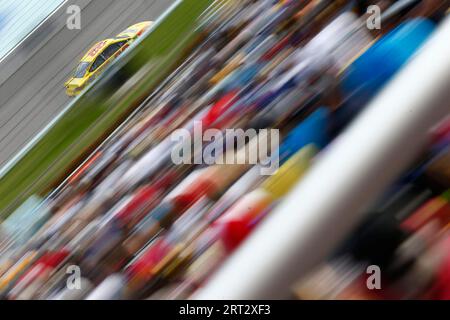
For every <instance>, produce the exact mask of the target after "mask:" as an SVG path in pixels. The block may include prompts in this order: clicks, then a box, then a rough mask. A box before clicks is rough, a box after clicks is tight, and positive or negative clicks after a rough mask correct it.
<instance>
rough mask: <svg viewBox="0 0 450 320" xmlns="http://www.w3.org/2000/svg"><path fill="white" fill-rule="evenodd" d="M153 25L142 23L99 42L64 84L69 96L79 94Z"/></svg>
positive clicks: (146, 22) (150, 22) (148, 22)
mask: <svg viewBox="0 0 450 320" xmlns="http://www.w3.org/2000/svg"><path fill="white" fill-rule="evenodd" d="M151 24H152V21H144V22H140V23H137V24H134V25H132V26H131V27H129V28H127V29H126V30H124V31H123V32H121V33H119V34H118V35H117V36H116V37H114V38H110V39H106V40H103V41H100V42H97V43H96V44H95V45H94V46H93V47H92V48H91V49H89V51H88V52H87V53H86V54H85V55H84V57H83V58H82V59H81V60H80V63H79V64H78V66H77V68H76V69H75V71H74V73H73V75H72V77H71V78H70V79H69V80H67V81H66V83H65V84H64V86H65V87H66V93H67V95H69V96H71V97H73V96H76V95H77V94H79V93H80V92H81V91H82V90H83V89H84V88H85V87H86V86H87V85H88V84H89V83H90V82H91V81H92V80H94V79H95V78H96V77H97V76H98V75H99V74H100V73H101V72H102V70H104V69H105V67H106V66H107V65H108V64H109V63H110V62H111V61H113V60H114V59H115V58H117V57H118V56H119V55H120V54H121V53H122V52H123V51H124V50H125V49H126V48H127V47H128V46H129V45H130V44H131V43H132V42H133V41H134V40H136V38H138V37H139V36H140V35H141V34H142V33H143V32H144V31H145V30H147V29H148V28H149V27H150V25H151Z"/></svg>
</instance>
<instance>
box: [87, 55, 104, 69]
mask: <svg viewBox="0 0 450 320" xmlns="http://www.w3.org/2000/svg"><path fill="white" fill-rule="evenodd" d="M105 60H106V59H105V57H103V55H99V56H98V57H97V58H96V59H95V61H94V63H92V66H91V69H89V71H90V72H93V71H95V70H97V68H98V67H100V66H101V65H102V64H103V63H104V62H105Z"/></svg>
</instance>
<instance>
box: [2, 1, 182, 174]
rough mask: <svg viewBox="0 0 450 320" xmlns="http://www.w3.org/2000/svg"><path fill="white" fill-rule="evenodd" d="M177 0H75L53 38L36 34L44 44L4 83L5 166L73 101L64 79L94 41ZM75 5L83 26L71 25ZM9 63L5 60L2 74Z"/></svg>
mask: <svg viewBox="0 0 450 320" xmlns="http://www.w3.org/2000/svg"><path fill="white" fill-rule="evenodd" d="M172 3H173V1H171V0H133V1H123V0H70V1H68V3H67V4H66V5H65V6H64V7H62V8H61V9H60V10H61V12H60V13H59V14H60V16H61V18H60V19H58V20H57V21H56V22H55V23H56V24H57V25H55V23H54V24H53V25H52V30H53V31H54V32H53V35H52V36H51V37H47V38H48V39H45V35H40V34H37V35H34V34H33V36H37V39H38V40H37V41H39V39H43V40H42V43H45V44H42V43H41V47H40V48H39V50H37V51H36V52H34V53H33V54H32V55H31V56H30V57H29V58H27V60H26V61H25V63H23V64H22V65H21V66H20V68H18V69H17V70H15V71H14V72H13V73H11V74H10V75H7V78H6V79H4V81H1V82H0V167H1V166H2V165H4V164H5V163H6V162H7V161H8V160H9V159H11V158H12V157H13V156H14V155H15V154H16V153H17V152H18V151H19V150H21V149H22V148H23V147H24V146H25V145H26V144H27V142H28V141H30V140H31V139H32V138H33V137H34V136H36V135H37V134H38V133H39V131H40V130H41V129H42V128H43V127H45V125H46V124H48V123H49V122H50V121H51V120H52V119H53V118H54V117H55V116H56V115H57V114H58V113H59V112H60V111H61V110H62V109H64V107H65V106H66V105H67V104H68V103H69V102H70V101H71V99H72V98H70V97H68V96H66V94H65V88H64V82H65V81H66V80H67V79H68V78H69V75H70V73H71V72H72V70H73V69H74V68H75V66H76V65H77V63H78V61H79V59H80V58H81V57H82V56H83V54H84V53H85V52H86V51H87V50H88V49H89V47H90V46H92V44H94V43H95V42H96V41H99V40H102V39H104V38H108V37H111V36H114V35H116V34H117V33H119V32H120V31H122V30H123V29H125V28H127V27H128V26H130V25H132V24H134V23H136V22H140V21H144V20H155V19H156V18H157V17H158V16H159V15H160V14H161V13H162V12H164V10H165V9H167V8H168V7H169V6H170V5H171V4H172ZM72 4H79V5H80V8H82V10H81V30H69V29H68V28H66V27H65V21H66V20H65V19H66V18H65V17H66V16H65V10H66V7H67V5H72ZM62 10H63V11H62ZM55 30H56V31H55ZM36 32H38V31H36ZM39 36H40V37H39ZM35 38H36V37H35ZM35 41H36V40H35ZM19 53H20V52H19ZM19 53H17V54H19ZM14 54H16V53H14ZM3 67H5V66H2V65H1V64H0V75H1V74H2V68H3ZM5 74H6V72H5V73H3V75H5Z"/></svg>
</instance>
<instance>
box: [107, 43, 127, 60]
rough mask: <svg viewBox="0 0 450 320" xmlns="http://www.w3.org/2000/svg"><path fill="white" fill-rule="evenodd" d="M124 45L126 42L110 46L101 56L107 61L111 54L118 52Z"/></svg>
mask: <svg viewBox="0 0 450 320" xmlns="http://www.w3.org/2000/svg"><path fill="white" fill-rule="evenodd" d="M126 43H127V41H120V42H116V43H113V44H111V45H110V46H109V47H107V48H106V49H105V51H103V56H104V57H105V59H107V60H108V59H109V58H110V57H111V56H112V55H113V54H115V53H116V52H117V51H119V50H120V48H122V47H123V46H124V45H125V44H126Z"/></svg>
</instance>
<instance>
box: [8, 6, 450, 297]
mask: <svg viewBox="0 0 450 320" xmlns="http://www.w3.org/2000/svg"><path fill="white" fill-rule="evenodd" d="M370 5H377V6H378V7H379V8H380V14H381V15H380V16H379V17H378V18H377V17H375V18H377V19H379V20H373V18H374V17H372V16H371V15H370V14H369V13H367V7H368V6H370ZM448 8H449V6H448V3H447V2H446V1H433V0H429V1H401V0H399V1H389V0H381V1H351V0H338V1H326V0H309V1H308V0H304V1H289V0H285V1H273V0H259V1H253V0H242V1H232V0H229V1H223V2H221V3H220V5H217V6H216V7H215V8H214V10H212V11H210V12H209V13H208V14H205V15H204V16H203V17H202V20H201V21H199V28H200V31H201V33H202V41H201V42H200V43H198V45H197V46H196V47H194V48H193V50H192V52H191V53H190V54H189V55H188V56H187V57H186V59H185V61H183V62H182V64H181V65H180V66H179V67H178V68H177V69H176V70H175V71H174V72H173V73H172V74H171V75H170V76H169V77H168V78H167V79H166V81H164V83H162V84H161V85H160V86H159V87H158V88H157V89H156V90H155V91H154V92H153V93H152V94H151V95H150V96H149V97H148V98H147V99H146V101H145V102H144V103H143V104H142V105H141V106H140V107H139V108H138V109H137V110H136V111H135V112H134V113H133V115H132V116H131V117H130V118H129V119H127V120H126V122H124V123H123V124H122V125H121V126H120V128H118V130H116V132H115V133H114V134H113V135H112V136H110V137H109V138H108V139H107V140H106V141H105V142H104V143H103V144H102V145H101V146H100V147H99V148H98V149H97V150H96V151H95V152H94V153H93V154H92V155H91V156H90V157H89V158H88V159H86V160H85V161H84V162H83V164H82V165H80V166H79V167H78V168H77V170H75V171H74V172H72V173H69V175H68V177H67V179H66V180H65V181H64V183H63V184H62V185H61V186H59V187H58V188H56V189H55V190H54V192H52V193H51V194H50V195H49V196H48V197H47V198H46V199H44V200H41V199H38V198H30V199H29V200H28V201H27V202H26V203H24V204H23V205H22V206H21V207H20V208H19V209H18V210H17V211H16V212H15V213H14V214H12V215H11V216H10V217H8V218H7V219H6V220H5V221H4V222H3V223H2V225H1V229H0V295H1V297H2V298H4V299H183V298H189V297H190V296H191V295H192V294H193V293H195V292H196V291H197V290H199V289H201V287H202V286H204V285H205V284H207V282H208V279H209V277H210V276H211V275H212V274H213V273H214V272H215V271H216V270H217V269H218V268H220V265H221V264H222V263H223V262H224V261H225V260H226V259H227V258H228V257H229V256H230V255H231V254H232V253H233V251H234V250H236V249H237V248H238V247H239V245H240V244H241V243H242V242H243V241H245V239H246V237H247V236H249V235H250V234H251V232H252V231H253V230H254V228H257V226H258V224H259V223H260V222H261V221H263V220H264V218H265V217H266V216H267V215H270V214H272V212H273V211H274V210H276V207H277V205H278V204H279V203H280V202H282V201H283V197H284V196H285V195H286V194H287V193H288V192H289V191H290V189H291V188H292V187H293V186H295V185H296V184H298V183H301V180H302V177H303V176H304V175H305V174H308V169H309V168H310V167H311V166H313V165H314V162H315V161H316V159H317V158H318V157H320V156H321V154H322V150H324V149H326V147H327V145H328V144H330V143H333V139H334V138H336V137H337V136H339V134H341V133H342V132H343V131H345V128H346V127H347V126H348V125H349V124H350V123H351V122H352V120H353V119H354V118H355V117H356V116H357V115H358V113H359V112H360V111H361V110H363V109H364V106H365V105H367V103H368V102H369V101H370V100H371V99H372V98H373V97H375V96H376V95H377V93H378V92H379V91H380V90H381V89H382V88H383V86H384V85H385V84H386V83H388V81H389V80H390V79H391V78H392V77H393V76H394V75H395V73H396V72H398V70H400V69H401V68H402V67H403V66H404V65H405V64H406V63H408V61H409V60H410V59H412V58H413V56H414V55H415V54H416V53H417V52H418V51H420V48H421V46H422V45H423V44H424V43H425V42H426V40H427V39H428V38H429V37H430V36H431V35H432V33H433V32H434V31H435V29H436V28H437V27H438V25H439V23H440V22H441V21H442V20H443V19H444V18H445V17H446V14H447V13H446V12H447V10H448ZM371 19H372V20H371ZM368 21H378V22H379V24H380V28H377V27H376V25H377V24H376V23H375V24H374V26H375V27H373V28H371V27H369V24H368ZM418 85H420V82H418ZM412 90H413V88H412ZM392 108H395V106H392ZM386 117H389V115H386ZM196 121H198V122H200V123H201V124H202V128H203V130H207V129H212V128H213V129H217V130H218V131H219V132H226V129H230V128H233V129H236V128H240V129H243V130H245V129H249V128H253V129H277V130H279V133H280V144H279V147H278V149H277V152H276V155H277V157H278V161H279V169H278V170H277V171H276V172H275V173H274V174H273V175H262V174H261V171H260V166H261V164H256V165H254V164H250V163H245V162H243V163H235V164H227V163H224V164H221V163H212V164H209V165H208V164H205V163H195V161H192V163H184V164H175V163H174V162H173V161H172V151H173V149H174V148H176V147H177V146H179V145H178V144H180V143H181V144H184V143H187V142H186V141H175V140H174V139H173V138H172V136H171V134H172V133H173V132H174V131H175V130H177V129H180V128H183V129H186V130H187V131H188V132H193V131H194V122H196ZM380 130H382V128H380ZM263 134H264V131H260V133H259V134H258V136H257V137H253V138H251V139H247V140H245V142H244V143H243V144H242V143H241V144H239V143H236V144H235V145H233V146H232V148H228V149H225V150H224V153H226V154H227V156H228V155H231V156H232V157H236V158H239V157H240V156H241V155H242V154H243V153H252V152H257V148H258V144H257V143H256V141H257V140H258V139H259V138H261V137H260V136H261V135H263ZM449 142H450V118H448V119H443V121H442V123H440V124H436V128H435V130H434V131H433V132H431V133H430V139H429V144H428V145H427V146H426V148H424V150H423V152H422V154H421V156H420V157H419V158H418V159H417V160H416V162H415V163H414V165H413V166H412V167H410V168H409V169H408V170H406V171H405V173H404V175H403V176H402V177H399V179H398V180H397V182H396V183H395V184H394V185H392V186H391V188H390V189H389V190H386V192H385V195H384V196H383V197H382V198H381V199H379V201H378V202H377V203H376V204H375V205H374V206H373V209H372V212H371V213H370V215H369V218H368V219H367V221H364V223H363V224H362V225H361V226H360V227H359V228H358V230H355V232H354V233H353V234H351V235H349V238H348V240H347V241H346V242H345V243H343V244H342V245H341V246H340V248H339V250H338V251H337V252H336V253H335V254H334V255H333V256H332V257H330V259H329V261H327V263H325V264H324V265H321V266H317V268H316V269H315V270H314V272H313V273H312V274H310V275H307V276H306V277H302V278H301V279H299V282H298V283H296V284H295V285H293V287H292V295H293V297H296V298H299V299H336V298H337V299H408V298H430V299H449V298H450V248H449V246H450V237H449V226H450V203H449V201H450V193H449V192H450V191H449V190H450V153H449V150H450V149H449V148H450V147H449ZM220 143H222V142H220V141H213V140H211V141H210V142H209V143H207V144H205V146H203V150H200V151H204V149H206V148H211V146H214V145H217V144H220ZM367 143H370V141H368V142H367ZM217 150H219V148H217ZM355 152H358V150H355ZM399 152H401V151H399ZM191 156H192V158H194V157H195V156H196V155H195V150H194V153H193V154H192V155H191ZM214 156H215V157H219V156H223V155H221V154H214ZM270 156H272V157H273V156H275V155H270ZM330 179H332V177H330ZM367 183H370V181H368V182H367ZM318 194H320V190H319V191H318ZM321 196H322V197H323V201H326V200H327V195H321ZM298 201H301V199H298ZM292 214H299V215H301V214H302V213H301V212H292ZM268 250H276V248H268ZM370 265H375V266H378V267H379V269H380V270H381V285H380V289H379V290H370V288H368V286H367V278H368V276H369V275H368V274H367V272H366V270H367V266H370ZM255 268H257V266H255ZM77 270H78V271H77ZM74 275H75V276H78V278H76V277H75V278H74V277H73V276H74ZM242 281H245V279H242ZM74 287H76V288H74Z"/></svg>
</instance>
